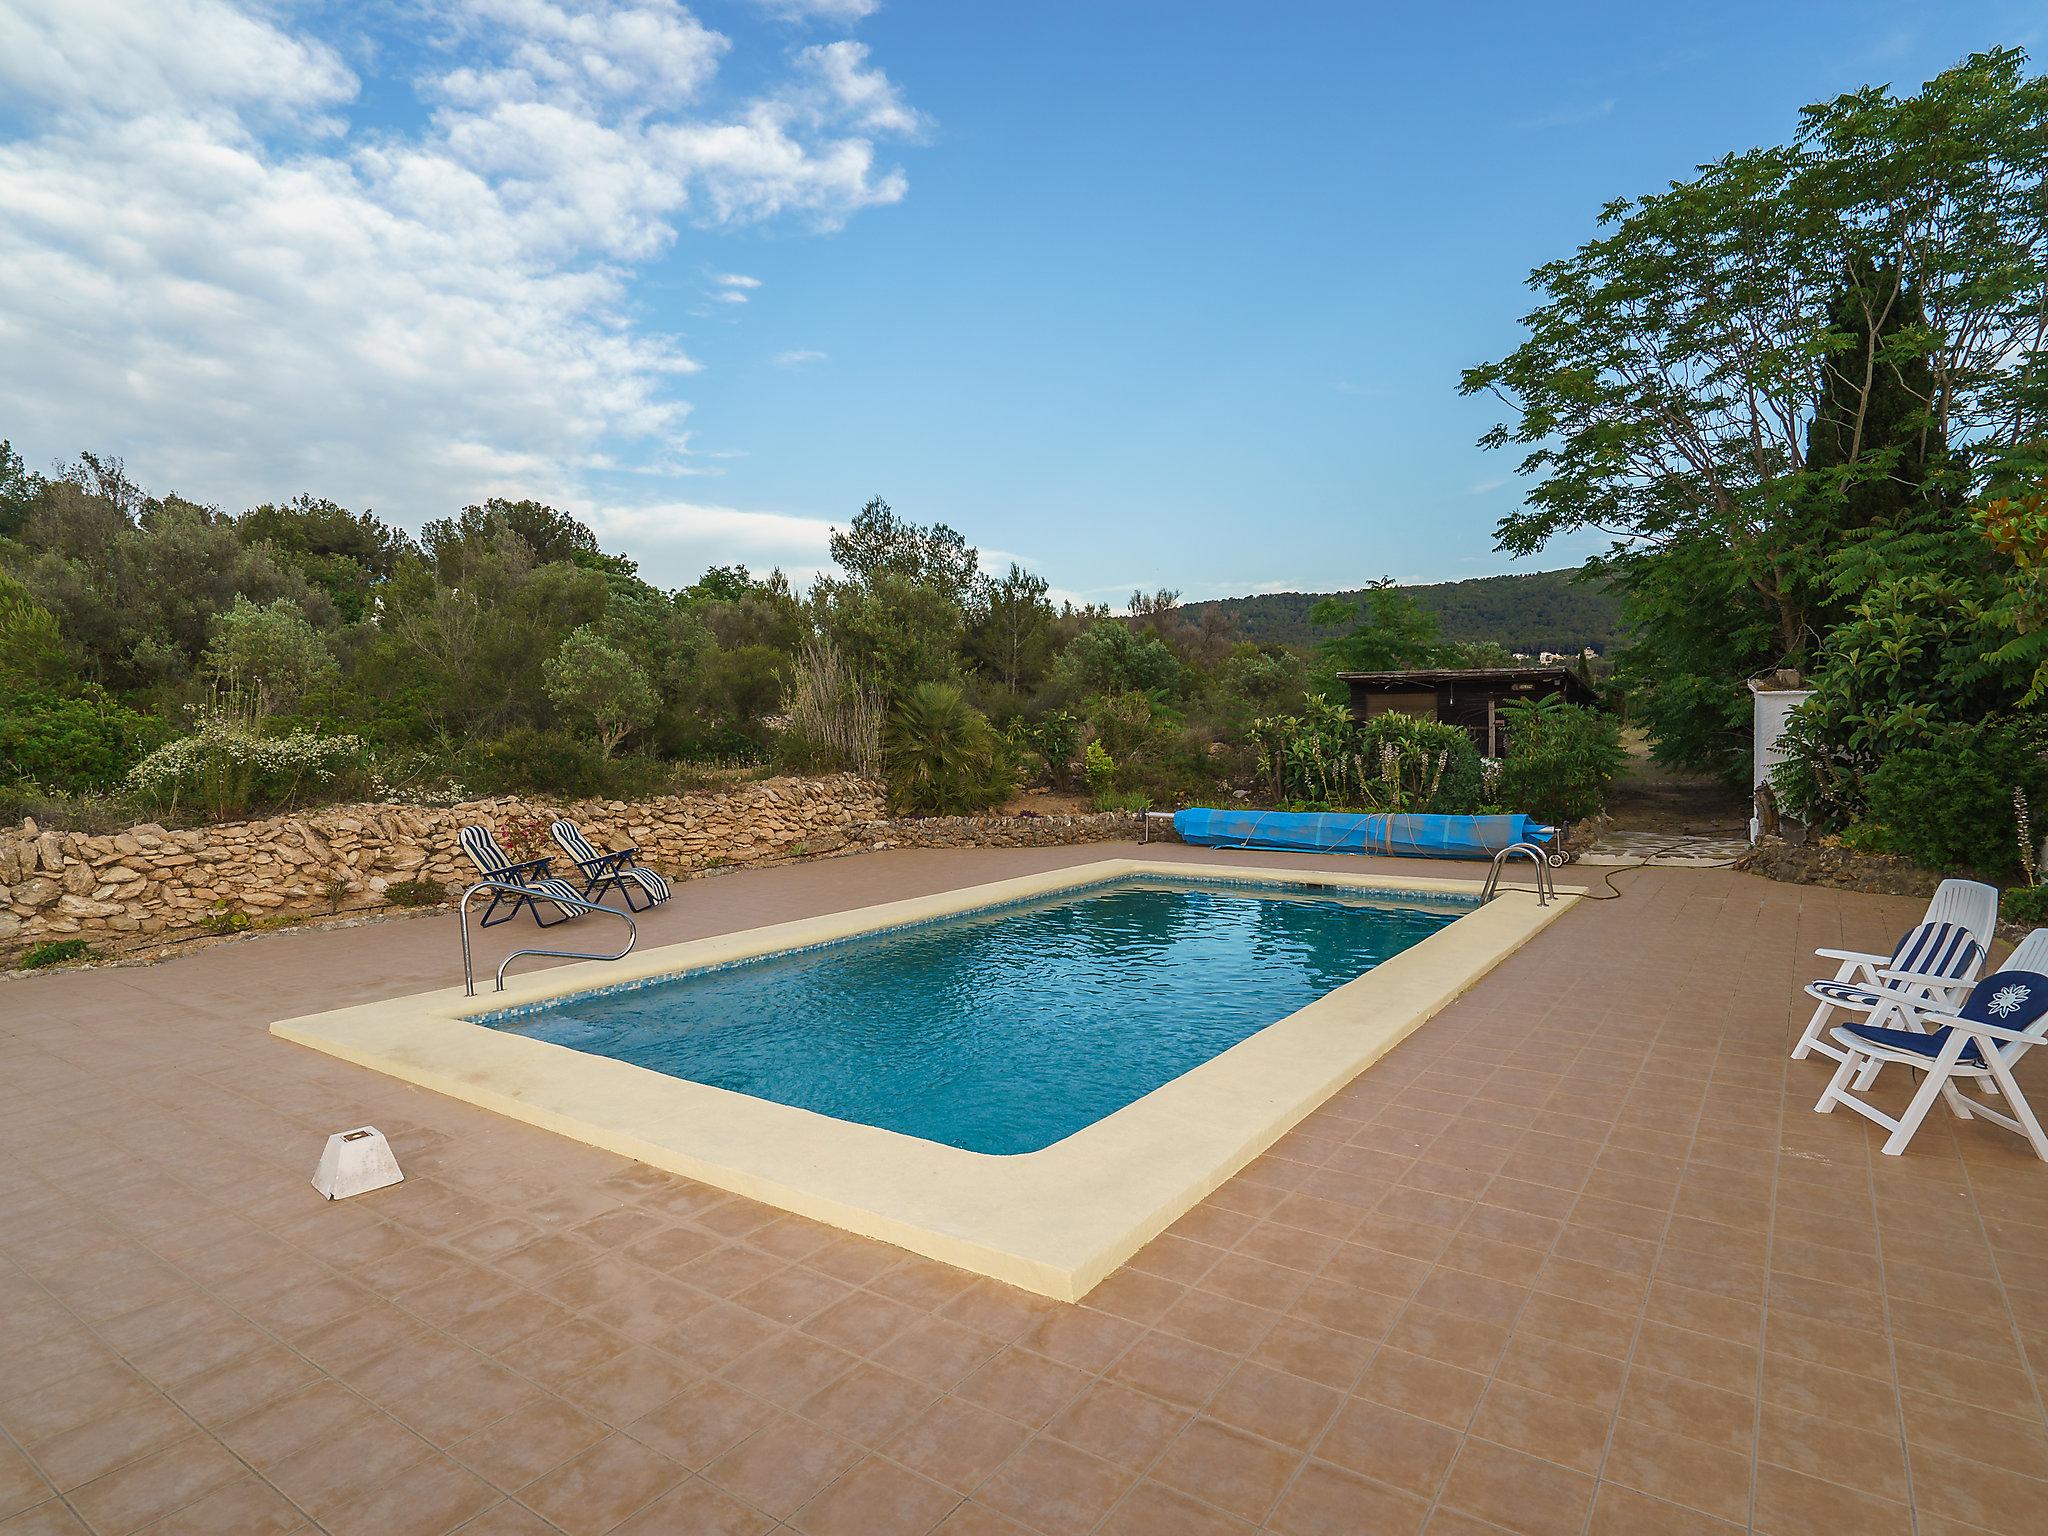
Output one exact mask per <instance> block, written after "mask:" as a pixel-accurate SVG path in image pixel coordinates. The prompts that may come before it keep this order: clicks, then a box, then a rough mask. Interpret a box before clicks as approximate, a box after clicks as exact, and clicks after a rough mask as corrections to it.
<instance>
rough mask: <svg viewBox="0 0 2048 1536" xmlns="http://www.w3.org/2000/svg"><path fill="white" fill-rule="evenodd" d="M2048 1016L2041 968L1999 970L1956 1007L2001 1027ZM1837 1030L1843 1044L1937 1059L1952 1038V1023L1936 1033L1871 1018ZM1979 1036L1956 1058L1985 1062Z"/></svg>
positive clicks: (2020, 1026) (1964, 1015)
mask: <svg viewBox="0 0 2048 1536" xmlns="http://www.w3.org/2000/svg"><path fill="white" fill-rule="evenodd" d="M2044 1016H2048V976H2043V975H2041V974H2040V973H2039V972H2038V971H1999V972H1997V973H1995V974H1994V975H1990V976H1986V977H1985V978H1984V979H1983V980H1982V981H1980V982H1978V983H1977V985H1976V986H1974V987H1972V988H1971V989H1970V997H1969V1001H1967V1002H1966V1003H1964V1004H1963V1006H1962V1007H1960V1008H1958V1009H1957V1010H1956V1017H1957V1018H1960V1019H1968V1020H1970V1021H1971V1022H1972V1023H1975V1024H1996V1025H1997V1026H1998V1027H1999V1028H2000V1029H2010V1030H2016V1031H2017V1030H2025V1029H2029V1028H2031V1027H2032V1026H2034V1025H2035V1024H2037V1023H2039V1022H2040V1021H2041V1019H2042V1018H2043V1017H2044ZM1833 1033H1834V1036H1835V1038H1836V1039H1837V1040H1840V1041H1841V1042H1842V1043H1843V1044H1844V1045H1848V1046H1856V1045H1858V1044H1867V1045H1871V1046H1875V1047H1876V1048H1877V1049H1879V1050H1884V1051H1898V1052H1901V1053H1902V1054H1906V1055H1912V1056H1924V1057H1926V1058H1927V1059H1928V1060H1929V1061H1932V1060H1933V1059H1934V1058H1935V1057H1936V1056H1938V1055H1940V1054H1941V1048H1942V1046H1943V1045H1944V1044H1946V1043H1947V1041H1948V1035H1949V1027H1948V1026H1947V1025H1943V1026H1942V1027H1941V1028H1940V1029H1937V1030H1936V1031H1935V1032H1934V1033H1933V1034H1931V1035H1918V1034H1915V1033H1913V1031H1912V1030H1910V1029H1880V1028H1877V1027H1876V1026H1874V1025H1870V1024H1843V1025H1839V1026H1837V1027H1836V1029H1835V1030H1834V1032H1833ZM1979 1046H1980V1042H1979V1041H1976V1040H1972V1041H1971V1042H1970V1043H1969V1044H1968V1045H1966V1046H1964V1047H1963V1053H1962V1055H1961V1056H1959V1057H1958V1058H1957V1060H1958V1061H1960V1062H1961V1063H1962V1064H1963V1065H1965V1066H1970V1067H1981V1066H1983V1065H1984V1053H1983V1051H1982V1050H1981V1049H1979Z"/></svg>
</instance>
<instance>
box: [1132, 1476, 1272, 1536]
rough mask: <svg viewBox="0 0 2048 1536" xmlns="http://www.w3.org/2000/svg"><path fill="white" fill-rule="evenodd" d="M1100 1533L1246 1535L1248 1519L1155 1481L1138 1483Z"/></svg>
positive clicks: (1248, 1535) (1248, 1533) (1250, 1530)
mask: <svg viewBox="0 0 2048 1536" xmlns="http://www.w3.org/2000/svg"><path fill="white" fill-rule="evenodd" d="M1098 1529H1099V1530H1100V1532H1101V1536H1250V1533H1251V1532H1252V1531H1253V1530H1255V1529H1256V1527H1255V1526H1253V1525H1251V1524H1250V1523H1249V1522H1248V1521H1244V1520H1240V1519H1238V1518H1237V1517H1236V1516H1235V1515H1226V1514H1224V1513H1223V1511H1221V1510H1219V1509H1216V1508H1214V1507H1212V1506H1211V1505H1207V1504H1201V1503H1197V1502H1196V1501H1195V1500H1193V1499H1191V1498H1189V1497H1188V1496H1187V1495H1186V1494H1184V1493H1176V1492H1175V1491H1174V1490H1173V1489H1171V1488H1167V1487H1163V1486H1162V1485H1160V1484H1158V1483H1152V1482H1145V1483H1140V1484H1138V1486H1137V1487H1135V1488H1133V1489H1132V1490H1131V1491H1130V1492H1129V1493H1127V1494H1125V1495H1124V1497H1123V1499H1122V1501H1121V1502H1120V1503H1118V1505H1117V1507H1116V1508H1115V1509H1113V1510H1111V1511H1110V1513H1109V1518H1108V1519H1107V1520H1105V1521H1103V1522H1102V1524H1101V1526H1100V1527H1099V1528H1098Z"/></svg>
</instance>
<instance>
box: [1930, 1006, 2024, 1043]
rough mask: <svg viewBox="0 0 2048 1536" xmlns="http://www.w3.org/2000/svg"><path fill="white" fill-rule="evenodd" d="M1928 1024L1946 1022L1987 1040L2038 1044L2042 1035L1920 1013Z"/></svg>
mask: <svg viewBox="0 0 2048 1536" xmlns="http://www.w3.org/2000/svg"><path fill="white" fill-rule="evenodd" d="M1921 1017H1922V1018H1924V1019H1926V1020H1927V1022H1928V1023H1930V1024H1946V1025H1947V1026H1948V1027H1949V1028H1951V1029H1956V1030H1961V1031H1962V1032H1963V1033H1964V1034H1966V1035H1981V1036H1982V1037H1983V1038H1985V1039H1987V1040H2003V1041H2006V1042H2007V1043H2009V1044H2014V1045H2019V1044H2025V1045H2040V1044H2042V1043H2043V1041H2042V1037H2041V1036H2040V1035H2038V1034H2028V1033H2027V1032H2026V1031H2025V1030H2023V1029H2007V1028H2006V1027H2005V1026H2004V1025H2003V1024H1983V1023H1979V1022H1978V1021H1977V1020H1976V1019H1957V1018H1949V1017H1946V1016H1944V1015H1942V1014H1938V1013H1928V1014H1922V1015H1921Z"/></svg>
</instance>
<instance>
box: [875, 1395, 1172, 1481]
mask: <svg viewBox="0 0 2048 1536" xmlns="http://www.w3.org/2000/svg"><path fill="white" fill-rule="evenodd" d="M1091 1390H1094V1389H1091ZM1110 1390H1116V1389H1110ZM1130 1395H1131V1396H1132V1397H1133V1398H1135V1397H1136V1396H1137V1394H1135V1393H1132V1394H1130ZM1086 1401H1087V1399H1086V1398H1085V1397H1084V1398H1083V1399H1082V1402H1083V1403H1085V1402H1086ZM1141 1401H1148V1400H1141ZM1080 1406H1081V1404H1080V1403H1077V1404H1076V1405H1075V1406H1074V1407H1073V1408H1069V1409H1068V1410H1067V1413H1066V1414H1062V1415H1061V1416H1060V1418H1059V1419H1055V1420H1054V1421H1053V1423H1052V1426H1051V1432H1052V1433H1054V1434H1060V1425H1061V1423H1062V1421H1063V1420H1065V1419H1066V1417H1067V1415H1068V1414H1072V1413H1074V1412H1075V1411H1076V1410H1077V1409H1079V1408H1080ZM1030 1434H1031V1431H1030V1430H1028V1429H1027V1428H1025V1427H1024V1426H1023V1425H1022V1424H1019V1423H1017V1422H1016V1421H1015V1420H1012V1419H1006V1418H1004V1417H1002V1416H1001V1415H1000V1414H995V1413H990V1412H989V1411H988V1410H987V1409H986V1408H977V1407H976V1406H975V1405H974V1404H972V1403H969V1402H964V1401H962V1400H961V1399H960V1398H957V1397H942V1398H940V1399H939V1400H938V1401H937V1402H935V1403H933V1404H932V1405H931V1406H930V1407H929V1408H927V1409H925V1411H924V1412H923V1413H921V1414H920V1415H918V1417H917V1418H916V1419H915V1420H914V1421H912V1422H911V1423H910V1424H909V1425H908V1426H906V1427H905V1428H904V1430H903V1431H902V1433H901V1434H899V1435H898V1436H897V1437H896V1438H895V1440H893V1441H892V1442H891V1443H890V1444H889V1446H888V1452H889V1455H890V1456H891V1457H893V1458H894V1459H895V1460H897V1461H900V1462H902V1463H903V1465H905V1466H906V1467H909V1468H910V1469H911V1470H912V1471H914V1472H918V1473H921V1474H923V1475H924V1476H925V1477H928V1478H930V1479H931V1480H932V1481H933V1482H936V1483H943V1484H944V1485H945V1486H947V1487H949V1488H953V1489H955V1490H957V1491H959V1492H961V1493H968V1492H971V1491H973V1490H974V1489H975V1488H976V1487H978V1486H979V1485H980V1484H981V1482H982V1480H983V1479H984V1478H986V1477H987V1476H988V1475H989V1474H990V1473H991V1472H993V1471H994V1470H995V1469H996V1468H997V1467H999V1466H1001V1465H1002V1464H1003V1463H1004V1462H1005V1461H1007V1460H1008V1459H1009V1458H1010V1457H1011V1455H1013V1454H1014V1453H1015V1452H1016V1450H1017V1447H1019V1446H1020V1445H1022V1444H1023V1443H1024V1442H1025V1440H1027V1439H1028V1438H1029V1437H1030ZM1061 1438H1063V1439H1069V1440H1071V1441H1072V1442H1073V1443H1074V1444H1076V1445H1079V1446H1080V1448H1081V1449H1083V1450H1090V1449H1096V1448H1095V1447H1092V1446H1090V1445H1088V1444H1085V1443H1083V1441H1082V1440H1081V1439H1077V1438H1075V1437H1074V1436H1072V1435H1062V1436H1061ZM1164 1443H1165V1436H1163V1435H1162V1436H1160V1437H1159V1440H1158V1444H1159V1445H1163V1444H1164ZM1097 1454H1103V1453H1102V1452H1101V1451H1099V1450H1098V1451H1097ZM1157 1454H1158V1451H1157V1448H1156V1446H1155V1448H1154V1449H1153V1451H1152V1452H1151V1455H1147V1456H1145V1457H1144V1460H1145V1461H1150V1460H1151V1456H1152V1455H1157ZM1109 1459H1111V1460H1117V1459H1119V1458H1116V1457H1110V1458H1109Z"/></svg>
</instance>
